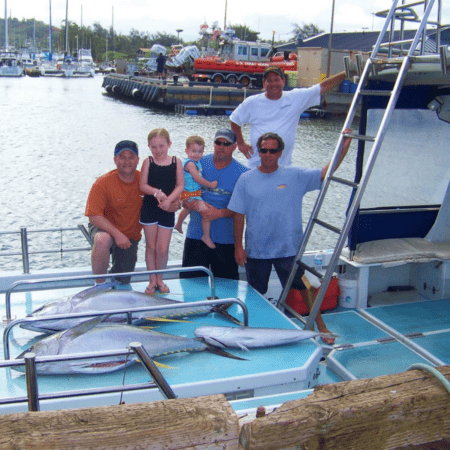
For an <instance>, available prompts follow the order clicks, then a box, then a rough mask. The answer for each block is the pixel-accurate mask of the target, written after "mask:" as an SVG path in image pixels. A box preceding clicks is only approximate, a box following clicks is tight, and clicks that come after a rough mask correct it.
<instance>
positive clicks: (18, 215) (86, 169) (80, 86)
mask: <svg viewBox="0 0 450 450" xmlns="http://www.w3.org/2000/svg"><path fill="white" fill-rule="evenodd" d="M0 81H1V83H0V105H1V108H2V111H3V114H2V122H3V124H2V125H3V126H2V127H1V128H0V140H1V142H2V143H3V145H2V147H1V150H0V152H1V155H2V168H3V173H2V177H1V179H0V189H1V192H2V196H1V199H0V207H1V210H2V213H3V214H2V223H1V226H0V229H2V230H11V231H16V230H17V231H18V230H19V228H20V227H21V226H27V227H31V228H44V227H48V228H50V227H66V226H72V225H74V226H76V225H77V224H79V223H84V224H86V223H87V220H86V218H85V217H84V208H85V202H86V198H87V195H88V192H89V189H90V188H91V185H92V183H93V182H94V180H95V179H96V178H97V177H98V176H100V175H101V174H103V173H105V172H107V171H109V170H112V169H113V168H114V164H113V149H114V146H115V144H116V143H117V142H118V141H120V140H123V139H131V140H134V141H136V142H137V143H138V145H139V147H140V151H141V161H142V159H143V158H144V157H146V156H148V155H149V154H150V152H149V150H148V147H147V142H146V136H147V134H148V132H149V131H150V130H152V129H153V128H157V127H164V128H167V129H168V130H169V132H170V134H171V139H172V142H173V145H172V147H171V153H172V154H174V155H176V156H179V157H180V158H183V157H184V148H185V140H186V137H187V136H189V135H191V134H199V135H201V136H203V137H204V138H205V141H206V145H207V151H212V145H213V144H212V143H213V138H214V134H215V132H216V131H217V129H218V128H220V127H222V126H227V125H228V123H229V122H228V118H227V117H225V116H211V117H204V116H203V117H202V116H187V115H184V116H183V115H179V114H175V113H172V112H164V111H160V110H156V109H150V108H147V107H141V106H136V105H134V104H131V103H127V102H123V101H120V100H117V99H114V98H112V97H109V96H107V95H105V94H104V90H103V89H102V87H101V84H102V81H103V79H102V77H101V76H96V77H94V78H90V79H62V78H44V77H41V78H32V77H23V78H20V79H12V78H11V79H8V78H4V79H2V80H0ZM342 125H343V122H342V121H341V120H332V121H330V120H305V121H303V120H302V121H301V123H300V124H299V127H298V133H297V140H296V150H295V151H294V155H293V164H296V165H302V166H305V167H322V166H323V165H324V164H325V163H326V162H327V161H328V160H329V158H330V157H331V154H332V152H333V150H334V146H335V143H336V139H337V133H338V132H339V131H340V130H341V129H342ZM244 134H246V135H247V136H248V135H249V129H245V130H244ZM352 146H354V148H356V146H355V145H354V144H352ZM236 158H237V159H238V160H239V161H241V162H245V158H244V157H243V156H242V155H241V154H240V153H239V152H236ZM349 159H350V158H349ZM342 167H343V171H342V173H345V172H347V173H351V172H352V170H353V167H352V165H351V164H346V162H345V161H344V163H343V166H342ZM342 173H341V175H342ZM349 176H350V177H351V175H349ZM340 197H341V194H340V193H338V194H337V197H336V200H335V201H334V202H333V204H332V205H331V206H330V209H328V210H327V211H328V213H327V214H330V213H332V212H333V213H334V212H335V211H338V210H343V207H342V205H341V204H340V203H339V202H341V200H340ZM314 199H315V195H309V196H308V197H307V198H306V199H305V210H304V217H305V220H306V218H308V216H309V211H310V208H311V207H312V204H313V202H314ZM345 203H346V200H345ZM51 237H52V239H54V238H55V236H51ZM47 239H48V238H46V237H45V236H43V235H40V234H38V235H34V236H33V237H32V240H31V242H30V250H31V251H33V250H37V249H38V247H39V246H41V245H45V246H46V247H54V246H55V245H56V246H57V247H58V246H59V245H60V237H58V238H57V239H56V240H55V241H54V242H53V243H52V244H50V243H48V241H47V243H45V244H44V241H46V240H47ZM19 242H20V240H19V239H18V238H17V239H16V238H14V240H12V238H11V236H7V237H4V236H2V237H0V250H2V251H6V250H8V251H9V250H10V249H11V248H13V249H17V250H18V249H19V245H18V244H19ZM183 242H184V236H183V235H180V234H178V233H177V232H174V235H173V238H172V243H171V247H170V254H169V257H170V259H180V258H181V255H182V247H183ZM313 244H314V245H320V246H326V245H327V241H326V240H324V239H322V238H321V239H319V241H318V242H313ZM64 245H65V244H64ZM74 246H86V241H84V238H83V237H79V240H78V241H77V242H76V243H74ZM143 250H144V246H143V245H141V249H140V255H139V260H140V261H141V262H143V261H144V257H143ZM30 262H31V266H32V268H34V269H37V268H49V267H64V266H73V265H76V266H87V265H89V254H88V253H82V254H75V253H67V254H64V255H63V256H62V259H61V256H60V255H59V258H58V257H56V258H55V255H32V256H31V257H30ZM21 267H22V264H21V262H20V259H19V258H17V259H16V261H12V260H11V258H9V257H8V258H0V269H3V270H5V269H6V270H21Z"/></svg>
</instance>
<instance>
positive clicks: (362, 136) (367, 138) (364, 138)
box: [344, 133, 375, 142]
mask: <svg viewBox="0 0 450 450" xmlns="http://www.w3.org/2000/svg"><path fill="white" fill-rule="evenodd" d="M344 136H345V137H351V138H352V139H359V140H360V141H371V142H374V141H375V137H373V136H366V135H365V134H354V133H348V134H345V135H344Z"/></svg>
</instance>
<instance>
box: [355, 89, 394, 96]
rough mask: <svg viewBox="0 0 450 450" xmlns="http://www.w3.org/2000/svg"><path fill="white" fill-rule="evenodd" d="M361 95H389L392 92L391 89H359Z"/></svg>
mask: <svg viewBox="0 0 450 450" xmlns="http://www.w3.org/2000/svg"><path fill="white" fill-rule="evenodd" d="M359 93H360V94H361V95H367V96H372V97H373V96H377V97H389V96H390V95H391V94H392V91H368V90H364V91H360V92H359Z"/></svg>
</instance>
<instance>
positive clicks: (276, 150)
mask: <svg viewBox="0 0 450 450" xmlns="http://www.w3.org/2000/svg"><path fill="white" fill-rule="evenodd" d="M279 151H280V149H279V148H258V152H259V153H267V152H269V153H270V154H271V155H275V154H276V153H278V152H279Z"/></svg>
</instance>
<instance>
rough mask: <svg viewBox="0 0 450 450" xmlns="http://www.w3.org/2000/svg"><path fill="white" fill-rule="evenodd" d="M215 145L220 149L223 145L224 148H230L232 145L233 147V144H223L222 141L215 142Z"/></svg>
mask: <svg viewBox="0 0 450 450" xmlns="http://www.w3.org/2000/svg"><path fill="white" fill-rule="evenodd" d="M214 144H216V145H217V146H219V147H220V146H221V145H223V146H224V147H229V146H230V145H233V144H232V143H231V142H222V141H214Z"/></svg>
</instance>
